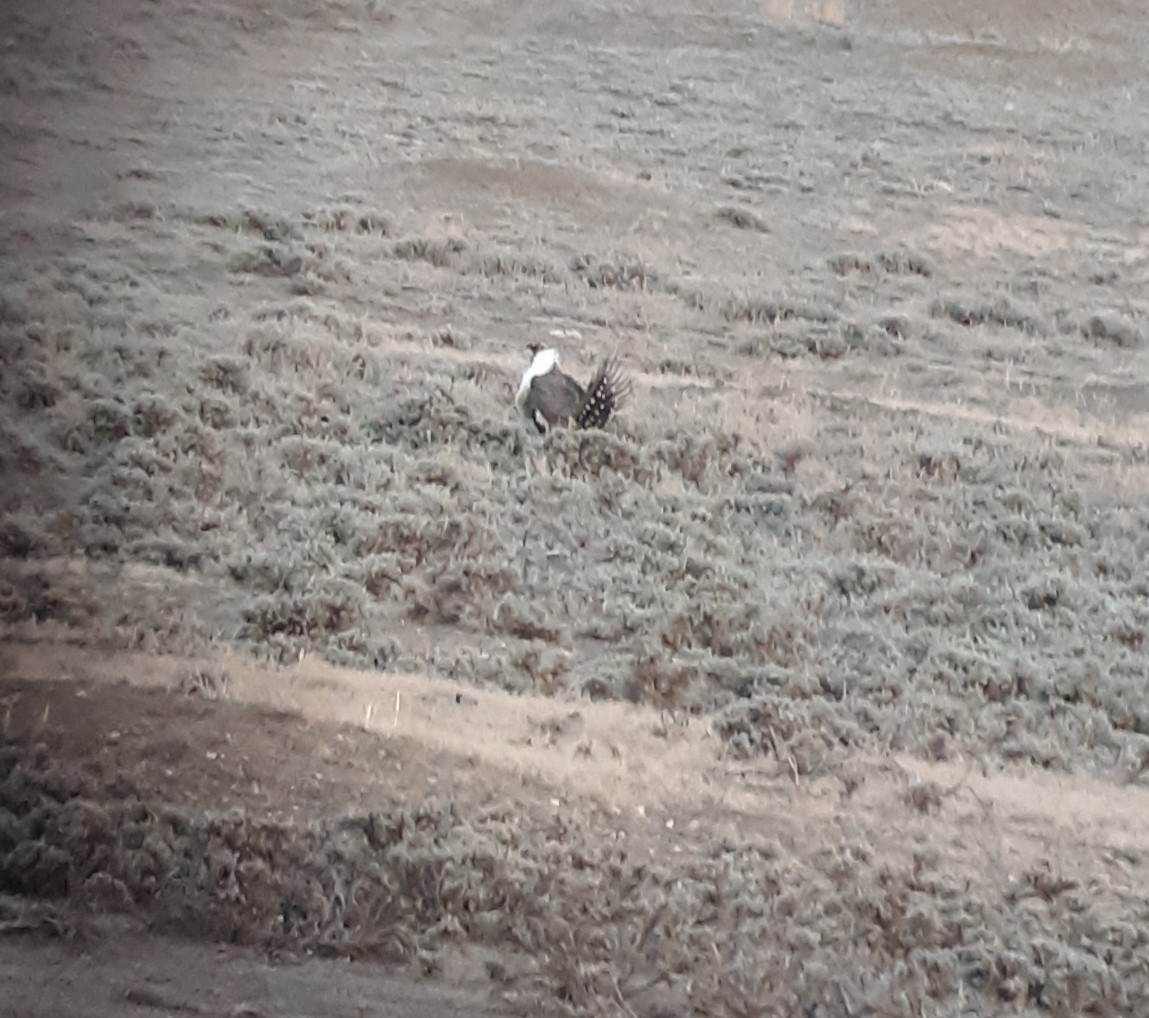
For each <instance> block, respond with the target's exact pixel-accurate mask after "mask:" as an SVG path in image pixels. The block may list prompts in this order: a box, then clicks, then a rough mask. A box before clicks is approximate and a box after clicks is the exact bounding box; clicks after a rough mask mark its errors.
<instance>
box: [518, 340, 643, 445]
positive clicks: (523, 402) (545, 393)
mask: <svg viewBox="0 0 1149 1018" xmlns="http://www.w3.org/2000/svg"><path fill="white" fill-rule="evenodd" d="M529 349H530V351H531V352H532V353H533V354H534V357H533V359H532V360H531V363H530V366H529V367H528V368H527V370H526V371H524V372H523V377H522V380H521V381H520V382H519V391H518V393H517V394H516V395H515V406H516V407H517V408H518V410H519V412H520V413H521V414H522V415H523V416H524V417H526V418H527V419H528V420H530V421H531V422H532V423H533V424H534V426H535V427H536V428H538V430H539V431H540V432H542V433H544V434H545V433H546V432H547V431H549V430H550V429H551V428H552V427H554V426H556V425H560V426H562V425H565V426H571V425H573V426H574V427H576V428H601V427H603V426H604V425H605V424H606V422H607V421H609V420H610V418H611V416H612V415H613V414H614V412H615V411H616V410H618V409H619V407H620V406H621V405H622V403H623V401H624V400H625V399H626V397H628V396H629V395H630V390H631V385H630V382H629V381H628V380H627V379H624V378H623V377H622V376H621V375H620V374H619V370H618V364H617V363H616V362H615V361H614V360H612V359H610V358H607V359H606V360H604V361H603V362H602V364H601V365H600V366H599V369H598V371H596V372H595V375H594V377H593V378H592V379H591V381H590V384H589V385H588V386H587V387H586V388H585V389H584V388H583V387H582V386H581V385H579V383H578V382H576V381H575V380H574V379H573V378H571V376H570V375H568V374H566V373H565V372H564V371H563V370H562V369H561V368H560V367H559V355H558V351H557V350H551V349H543V348H542V347H541V346H539V345H537V344H531V346H530V347H529Z"/></svg>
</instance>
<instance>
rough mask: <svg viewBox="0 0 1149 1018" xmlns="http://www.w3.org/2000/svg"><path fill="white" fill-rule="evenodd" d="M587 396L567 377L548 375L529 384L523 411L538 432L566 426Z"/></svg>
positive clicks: (557, 371) (555, 373)
mask: <svg viewBox="0 0 1149 1018" xmlns="http://www.w3.org/2000/svg"><path fill="white" fill-rule="evenodd" d="M585 402H586V392H585V391H584V390H583V387H582V386H581V385H579V384H578V382H576V381H575V380H574V379H573V378H571V376H570V375H568V374H565V373H564V372H562V371H559V370H557V369H556V370H554V371H548V372H547V373H546V374H545V375H539V376H538V378H535V379H534V380H533V381H532V382H531V391H530V393H529V395H528V396H527V401H526V411H527V413H528V414H529V415H530V417H531V419H532V420H533V421H534V422H535V427H537V428H538V429H539V431H546V430H547V428H549V427H550V426H552V425H555V424H567V423H569V422H570V420H571V419H572V418H573V417H574V416H575V415H576V414H577V413H578V412H579V410H581V409H582V406H583V404H584V403H585Z"/></svg>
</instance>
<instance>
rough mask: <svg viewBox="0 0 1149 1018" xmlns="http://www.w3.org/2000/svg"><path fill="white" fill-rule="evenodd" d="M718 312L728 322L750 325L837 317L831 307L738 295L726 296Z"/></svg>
mask: <svg viewBox="0 0 1149 1018" xmlns="http://www.w3.org/2000/svg"><path fill="white" fill-rule="evenodd" d="M719 313H720V314H721V315H722V317H723V318H724V319H725V320H726V321H728V322H749V323H751V324H752V325H759V324H767V325H774V324H777V323H778V322H785V321H789V320H790V319H792V318H799V319H802V320H803V321H807V322H819V323H826V322H833V321H836V320H837V317H838V316H837V314H836V313H835V312H834V311H833V310H832V309H830V308H828V307H819V306H817V305H814V304H802V303H796V302H794V301H788V300H766V299H759V298H755V299H748V298H740V297H730V298H728V299H727V300H726V301H725V302H724V303H723V305H722V307H721V309H720V312H719Z"/></svg>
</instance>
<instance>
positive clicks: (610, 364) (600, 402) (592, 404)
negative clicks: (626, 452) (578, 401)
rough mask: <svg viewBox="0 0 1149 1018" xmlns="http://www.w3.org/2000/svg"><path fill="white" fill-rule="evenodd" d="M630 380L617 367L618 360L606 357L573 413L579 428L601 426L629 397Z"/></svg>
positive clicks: (603, 425)
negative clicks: (576, 410) (584, 396)
mask: <svg viewBox="0 0 1149 1018" xmlns="http://www.w3.org/2000/svg"><path fill="white" fill-rule="evenodd" d="M631 389H632V386H631V382H630V379H629V378H626V377H625V376H624V375H623V374H622V371H621V369H620V368H619V364H618V361H617V360H615V359H614V358H613V357H608V358H607V359H606V360H604V361H603V362H602V364H601V365H599V369H598V371H596V372H595V373H594V378H592V379H591V380H590V385H588V386H587V388H586V401H585V402H584V403H583V405H582V408H581V409H580V410H579V412H578V413H577V414H576V415H575V424H576V425H577V426H578V427H580V428H602V427H605V425H606V422H607V421H609V420H610V419H611V417H612V416H613V415H614V414H615V413H616V412H617V411H618V410H619V409H620V408H621V407H622V405H623V404H624V403H625V402H626V401H627V399H629V398H630V394H631Z"/></svg>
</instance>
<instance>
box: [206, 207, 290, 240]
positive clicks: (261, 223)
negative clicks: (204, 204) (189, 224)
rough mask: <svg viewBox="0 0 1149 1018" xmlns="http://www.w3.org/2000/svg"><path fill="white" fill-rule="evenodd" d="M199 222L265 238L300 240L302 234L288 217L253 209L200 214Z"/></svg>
mask: <svg viewBox="0 0 1149 1018" xmlns="http://www.w3.org/2000/svg"><path fill="white" fill-rule="evenodd" d="M196 221H197V222H199V223H202V224H204V225H206V226H214V227H216V228H217V229H220V230H228V231H231V232H233V233H255V234H258V235H259V236H261V237H262V238H263V239H264V240H268V241H276V242H282V241H287V240H299V239H300V238H301V236H302V234H301V233H300V230H299V227H298V226H296V225H295V224H294V223H291V222H288V221H287V220H286V219H282V218H280V217H277V216H274V215H269V214H268V213H265V212H258V211H255V210H252V209H242V210H240V211H238V212H220V213H212V214H210V215H204V216H199V217H197V219H196Z"/></svg>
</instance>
